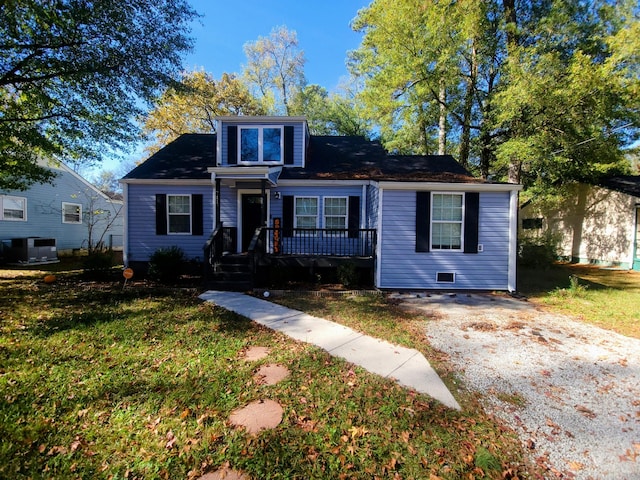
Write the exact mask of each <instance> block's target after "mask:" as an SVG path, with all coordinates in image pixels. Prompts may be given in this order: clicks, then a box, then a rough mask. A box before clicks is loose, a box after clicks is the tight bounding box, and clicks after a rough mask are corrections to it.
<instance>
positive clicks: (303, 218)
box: [294, 197, 318, 228]
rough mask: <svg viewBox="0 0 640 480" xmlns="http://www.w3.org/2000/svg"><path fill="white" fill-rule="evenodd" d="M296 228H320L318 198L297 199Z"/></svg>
mask: <svg viewBox="0 0 640 480" xmlns="http://www.w3.org/2000/svg"><path fill="white" fill-rule="evenodd" d="M294 221H295V224H294V228H318V198H317V197H296V200H295V220H294Z"/></svg>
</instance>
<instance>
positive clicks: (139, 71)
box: [0, 0, 196, 189]
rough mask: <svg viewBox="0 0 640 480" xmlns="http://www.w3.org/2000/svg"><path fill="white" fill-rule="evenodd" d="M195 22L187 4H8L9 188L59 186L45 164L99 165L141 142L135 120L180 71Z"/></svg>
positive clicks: (5, 106)
mask: <svg viewBox="0 0 640 480" xmlns="http://www.w3.org/2000/svg"><path fill="white" fill-rule="evenodd" d="M195 16H196V13H195V12H194V10H192V9H191V7H190V6H189V5H188V3H187V1H186V0H127V2H108V1H98V0H73V1H72V0H5V1H3V2H2V3H1V4H0V151H1V152H2V156H1V157H0V188H12V189H13V188H27V187H28V185H29V184H31V183H32V182H39V181H46V180H48V179H50V175H49V174H48V173H47V171H46V169H44V168H42V167H39V166H38V164H37V159H38V158H46V159H50V160H53V159H64V160H66V161H68V162H71V163H73V162H78V161H83V162H90V161H97V160H99V159H100V158H101V156H102V155H103V153H104V152H105V151H108V149H109V148H118V147H122V146H126V145H127V144H129V143H130V142H131V141H132V140H134V139H135V135H136V132H137V128H136V124H135V122H134V114H135V113H137V112H139V111H140V109H141V108H142V107H141V105H142V104H143V102H144V101H146V100H150V99H151V98H152V97H153V96H154V95H155V94H156V93H157V92H158V90H159V89H161V88H163V87H164V86H166V85H167V84H169V83H171V81H172V79H173V78H174V77H175V76H176V73H177V72H178V71H179V70H180V63H181V58H180V57H181V54H183V53H184V52H186V51H188V50H189V49H190V48H191V46H192V40H191V38H190V37H189V36H188V33H189V23H190V22H191V21H192V19H193V18H194V17H195ZM141 100H142V102H141Z"/></svg>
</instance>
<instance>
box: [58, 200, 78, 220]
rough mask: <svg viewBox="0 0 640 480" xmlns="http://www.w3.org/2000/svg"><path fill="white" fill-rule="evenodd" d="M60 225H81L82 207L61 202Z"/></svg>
mask: <svg viewBox="0 0 640 480" xmlns="http://www.w3.org/2000/svg"><path fill="white" fill-rule="evenodd" d="M62 223H75V224H78V223H82V205H80V204H79V203H67V202H62Z"/></svg>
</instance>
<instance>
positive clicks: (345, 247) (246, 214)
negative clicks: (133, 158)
mask: <svg viewBox="0 0 640 480" xmlns="http://www.w3.org/2000/svg"><path fill="white" fill-rule="evenodd" d="M217 132H218V133H217V134H185V135H182V136H180V137H179V138H177V139H176V140H174V141H173V142H171V143H170V144H169V145H167V146H166V147H164V148H163V149H161V150H160V151H158V152H157V153H155V154H154V155H153V156H151V157H150V158H149V159H148V160H147V161H145V162H144V163H142V164H141V165H139V166H138V167H137V168H135V169H134V170H132V171H131V172H129V173H128V174H127V175H126V176H125V177H124V178H123V179H122V180H121V182H122V183H123V187H124V198H125V245H124V257H125V263H126V264H127V265H130V266H132V267H133V268H136V267H138V266H142V267H143V266H144V263H145V262H147V261H148V260H149V257H150V255H152V254H153V253H154V251H155V250H156V249H159V248H163V247H170V246H174V245H176V246H179V247H181V248H182V249H183V250H184V252H185V253H186V255H187V256H188V257H189V258H192V259H196V260H200V261H203V262H204V263H205V264H206V265H207V267H208V268H210V269H211V271H212V272H213V276H214V279H217V280H218V281H219V287H220V288H224V287H225V286H232V284H231V282H232V281H233V272H234V271H235V270H238V269H239V270H242V269H241V267H240V266H241V264H242V263H243V260H242V259H243V258H244V259H246V260H245V261H246V262H248V263H249V264H250V268H249V270H250V273H251V274H253V275H255V274H258V275H260V274H264V273H265V271H266V272H269V271H273V270H277V269H278V267H283V266H285V267H291V266H299V267H304V268H323V267H336V266H338V265H340V264H341V263H344V262H348V263H351V264H353V265H355V266H356V267H360V268H368V269H369V270H370V271H371V272H372V281H373V284H374V285H375V286H376V287H378V288H383V289H447V290H449V289H451V290H453V289H461V290H465V289H474V290H475V289H482V290H508V291H512V290H515V288H516V285H515V278H516V244H517V242H516V233H517V209H518V191H519V190H520V186H519V185H513V184H504V183H490V182H485V181H482V180H479V179H476V178H473V177H472V176H470V175H469V173H468V172H467V171H466V170H465V169H464V168H462V167H461V166H460V165H459V164H458V163H457V162H456V161H455V160H454V159H453V158H452V157H451V156H448V155H444V156H395V155H389V154H387V153H386V152H385V151H384V149H383V148H382V146H381V145H380V144H379V143H378V142H375V141H368V140H366V139H364V138H360V137H340V136H314V135H310V134H309V131H308V128H307V122H306V120H305V118H304V117H232V116H227V117H219V118H217ZM225 282H226V283H225Z"/></svg>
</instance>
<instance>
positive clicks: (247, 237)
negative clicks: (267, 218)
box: [242, 194, 262, 252]
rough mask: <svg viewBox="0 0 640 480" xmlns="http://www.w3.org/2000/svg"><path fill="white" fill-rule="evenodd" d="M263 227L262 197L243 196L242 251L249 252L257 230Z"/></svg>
mask: <svg viewBox="0 0 640 480" xmlns="http://www.w3.org/2000/svg"><path fill="white" fill-rule="evenodd" d="M261 226H262V195H260V194H243V195H242V251H243V252H246V251H247V250H249V244H250V243H251V239H252V238H253V234H254V233H255V231H256V228H258V227H261Z"/></svg>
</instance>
